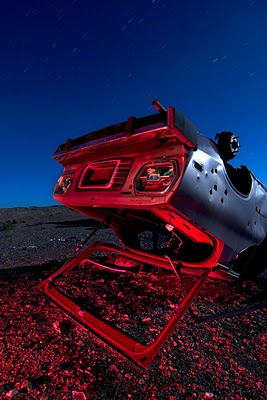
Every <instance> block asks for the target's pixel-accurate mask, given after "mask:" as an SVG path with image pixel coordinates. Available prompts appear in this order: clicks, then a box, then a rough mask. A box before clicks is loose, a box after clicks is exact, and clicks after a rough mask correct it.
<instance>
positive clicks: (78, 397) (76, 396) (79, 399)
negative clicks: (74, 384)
mask: <svg viewBox="0 0 267 400" xmlns="http://www.w3.org/2000/svg"><path fill="white" fill-rule="evenodd" d="M72 399H73V400H86V396H85V394H84V393H83V392H76V391H75V390H73V391H72Z"/></svg>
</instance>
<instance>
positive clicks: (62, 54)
mask: <svg viewBox="0 0 267 400" xmlns="http://www.w3.org/2000/svg"><path fill="white" fill-rule="evenodd" d="M0 48H1V53H0V54H1V63H0V129H1V161H0V163H1V170H2V172H3V173H2V182H1V183H2V184H1V196H0V207H15V206H29V205H50V204H54V201H53V199H52V192H53V186H54V184H55V182H56V180H57V178H58V177H59V175H60V173H61V166H60V165H59V164H57V163H56V162H55V161H53V160H52V158H51V155H52V153H53V152H54V150H55V148H56V147H57V145H58V144H60V143H63V142H64V141H65V140H66V139H67V138H69V137H70V138H74V137H76V136H78V135H81V134H84V133H87V132H90V131H92V130H94V129H98V128H101V127H104V126H106V125H110V124H113V123H116V122H121V121H123V120H125V119H126V118H127V117H128V116H130V115H135V116H137V117H138V116H143V115H147V114H150V113H154V109H153V108H152V107H151V101H152V100H153V99H154V98H158V99H159V100H160V101H161V103H163V104H164V106H165V107H168V106H174V107H177V108H178V109H180V110H181V111H183V112H184V113H185V114H186V115H187V116H188V117H189V118H191V119H192V121H193V122H194V123H195V124H196V125H197V127H198V129H199V130H200V131H201V132H203V133H204V134H206V135H207V136H209V137H212V138H214V136H215V133H216V132H218V131H222V130H231V131H233V132H235V133H236V134H238V135H239V138H240V142H241V145H242V148H241V149H240V154H239V155H238V156H237V158H236V160H235V165H240V164H246V165H247V166H248V167H249V168H250V169H251V170H252V171H253V172H254V174H255V175H256V176H257V177H258V178H259V179H260V180H262V181H263V182H264V183H267V169H266V166H267V162H266V144H267V79H266V71H267V2H266V0H258V1H257V0H255V1H252V0H225V1H223V0H222V1H219V0H218V1H215V0H213V1H211V0H201V1H196V0H183V1H179V0H137V1H134V0H99V1H93V0H90V1H89V0H87V1H86V0H73V1H70V0H46V1H41V0H39V1H37V0H34V1H33V0H29V1H25V0H24V1H19V0H17V1H14V0H13V1H12V0H10V1H7V0H6V1H1V3H0Z"/></svg>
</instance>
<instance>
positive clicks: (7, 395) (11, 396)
mask: <svg viewBox="0 0 267 400" xmlns="http://www.w3.org/2000/svg"><path fill="white" fill-rule="evenodd" d="M18 393H19V392H18V390H17V389H11V390H10V391H9V392H7V393H6V397H9V398H10V399H12V398H13V397H15V396H17V394H18Z"/></svg>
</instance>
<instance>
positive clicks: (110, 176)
mask: <svg viewBox="0 0 267 400" xmlns="http://www.w3.org/2000/svg"><path fill="white" fill-rule="evenodd" d="M153 105H154V107H155V108H156V109H157V110H158V113H156V114H153V115H149V116H147V117H142V118H135V117H130V118H128V120H127V121H126V122H123V123H120V124H116V125H112V126H109V127H107V128H104V129H100V130H98V131H95V132H92V133H90V134H87V135H84V136H81V137H78V138H76V139H73V140H70V139H69V140H67V141H66V143H64V144H62V145H60V146H59V147H58V148H57V150H56V152H55V153H54V155H53V158H54V159H55V160H56V161H58V162H59V163H61V164H62V166H63V167H64V170H63V173H62V175H61V177H60V178H59V180H58V182H57V184H56V187H55V190H54V198H55V200H57V201H59V202H60V203H62V204H64V205H66V206H68V207H70V208H72V209H74V210H76V211H78V212H80V213H82V214H85V215H86V216H88V217H90V218H93V219H94V220H97V221H100V222H101V223H103V224H105V225H107V226H109V227H110V228H111V229H112V230H113V231H114V233H115V234H116V236H117V237H118V239H119V241H120V243H121V246H119V247H118V246H115V245H111V244H107V243H96V244H93V245H91V246H89V247H88V248H87V249H85V250H84V251H83V252H81V253H80V254H79V255H77V257H75V258H74V259H72V260H71V261H69V262H67V263H66V264H65V265H63V267H62V268H61V269H60V270H59V271H58V272H56V273H54V274H53V275H52V276H51V277H50V278H48V279H47V280H46V281H44V282H42V283H41V285H40V286H39V289H40V290H41V291H42V292H43V293H44V294H45V295H46V296H47V297H48V298H49V299H50V300H52V301H53V302H54V303H55V304H56V305H58V306H59V307H60V308H61V309H62V310H63V311H64V312H65V313H66V314H67V315H68V316H69V317H70V318H71V319H72V320H74V321H75V322H76V323H78V324H80V325H82V326H83V327H85V328H87V329H89V330H91V331H92V332H93V333H95V334H96V335H98V336H100V337H101V338H102V339H103V340H105V341H106V342H107V343H108V344H110V345H111V346H113V347H114V348H115V349H117V350H118V351H120V352H121V353H122V354H123V355H125V356H126V357H128V358H129V359H131V360H132V361H133V362H135V363H136V364H137V365H139V366H141V367H143V368H146V367H148V366H149V364H150V362H151V361H152V360H153V358H154V357H155V355H156V354H157V352H158V351H159V349H160V347H161V346H162V345H163V343H164V342H165V341H166V340H167V338H168V336H169V335H170V334H171V333H172V331H173V330H174V328H175V326H176V325H177V323H178V321H179V320H180V319H181V318H182V317H183V315H184V313H185V312H186V311H187V309H188V308H190V305H191V303H192V302H193V301H194V299H195V298H196V296H197V295H198V293H199V292H200V290H201V288H202V286H203V283H204V282H205V281H206V280H207V279H208V278H217V279H224V280H225V279H235V278H239V277H247V276H250V277H251V276H256V275H257V274H258V273H259V272H261V271H262V270H263V269H265V267H266V265H264V260H266V252H267V250H266V244H267V201H266V199H267V189H266V187H265V186H264V185H263V184H262V183H261V182H260V181H259V180H257V179H256V177H255V176H254V175H253V174H252V173H251V172H250V171H249V170H248V168H247V167H245V166H242V167H241V168H233V167H232V166H231V165H230V164H229V160H231V159H232V158H233V157H234V156H235V155H236V154H237V152H238V148H239V143H238V138H237V137H236V136H235V135H234V134H233V133H231V132H221V133H220V134H218V135H217V138H216V140H217V141H213V140H211V139H209V138H207V137H205V136H203V135H202V134H200V133H199V132H198V131H197V129H196V127H195V126H194V124H193V123H192V122H191V121H190V120H189V119H188V118H187V117H185V115H183V114H182V113H181V112H180V111H178V110H176V109H174V108H172V107H170V108H168V109H167V110H166V109H165V108H164V107H163V106H162V105H161V104H160V103H159V102H158V101H157V100H155V101H154V102H153ZM101 252H102V253H103V254H104V253H105V254H108V253H110V254H112V257H111V258H112V260H113V262H110V259H111V258H110V257H109V258H108V260H109V261H108V262H104V261H103V262H102V261H99V260H98V261H96V260H95V259H94V257H93V255H94V253H98V254H101ZM114 254H115V256H114ZM262 256H265V257H262ZM100 259H101V257H100ZM106 259H107V258H106ZM85 264H86V268H90V267H91V266H94V267H97V268H105V269H112V270H117V271H124V270H128V269H130V268H131V267H136V265H138V264H139V265H142V266H143V265H150V266H152V267H153V268H160V269H163V270H169V271H172V272H173V274H174V276H175V279H177V278H178V279H180V276H181V275H182V274H190V275H194V276H196V277H197V278H196V280H195V282H194V284H193V285H192V287H191V288H190V290H188V291H187V292H184V295H183V298H182V300H181V303H180V305H179V307H178V308H177V310H176V312H175V314H174V315H173V316H172V318H171V319H170V320H169V321H168V323H167V324H166V326H165V327H164V328H163V330H162V331H161V332H160V334H159V335H158V337H157V338H156V339H155V340H154V341H153V342H152V343H151V344H149V345H143V344H141V343H139V342H138V341H137V340H135V339H134V338H131V337H129V335H126V334H125V333H124V332H122V331H120V330H118V329H117V328H114V327H113V326H111V325H110V324H108V323H107V322H104V321H103V320H102V319H98V318H97V317H96V316H95V315H93V314H92V313H90V310H87V309H85V308H83V306H82V304H79V305H77V304H75V303H74V302H73V301H72V300H71V299H70V298H68V296H66V295H65V294H64V293H62V292H61V291H60V289H59V288H57V287H56V285H55V282H56V280H57V279H58V278H59V277H60V276H62V275H65V274H67V273H69V272H70V271H71V270H72V269H74V268H77V266H78V267H79V266H81V265H82V266H83V267H84V265H85Z"/></svg>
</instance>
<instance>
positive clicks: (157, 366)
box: [0, 206, 267, 400]
mask: <svg viewBox="0 0 267 400" xmlns="http://www.w3.org/2000/svg"><path fill="white" fill-rule="evenodd" d="M97 227H99V229H98V230H97V232H95V234H94V236H93V237H90V236H91V234H92V233H93V232H94V230H95V228H97ZM0 235H1V240H0V247H1V248H0V399H10V398H15V399H18V400H19V399H26V400H31V399H32V400H37V399H39V400H68V399H70V400H71V399H73V400H87V399H94V400H97V399H108V400H109V399H114V400H115V399H121V400H124V399H143V400H156V399H157V400H158V399H164V400H165V399H166V400H174V399H182V400H191V399H227V400H243V399H244V400H245V399H247V400H250V399H255V400H256V399H262V400H263V399H266V393H267V380H266V375H267V323H266V322H267V311H266V309H259V310H256V311H254V312H251V313H246V314H241V315H237V316H234V317H232V318H224V319H219V320H215V321H211V322H206V323H200V324H198V323H196V322H195V321H194V320H193V319H192V318H191V316H190V314H189V313H187V314H186V315H185V317H184V318H183V320H182V321H181V322H180V323H179V325H178V326H177V327H176V329H175V331H174V332H173V334H172V335H171V337H170V338H169V339H168V341H167V342H166V343H165V345H164V346H163V347H162V349H161V350H160V352H159V354H158V355H157V356H156V357H155V359H154V361H153V363H152V364H151V365H150V367H149V368H148V369H147V370H145V371H144V370H141V369H139V368H138V367H136V366H135V365H133V364H132V363H130V362H129V361H128V360H126V359H125V358H124V357H123V356H122V355H120V354H118V353H117V352H116V351H114V350H113V349H112V348H110V347H109V346H108V345H106V344H105V343H103V342H102V341H101V340H100V339H98V338H97V337H95V336H94V335H93V334H91V333H89V332H87V331H85V330H84V329H82V328H81V327H79V326H77V325H75V324H74V323H73V322H70V321H69V320H68V319H67V317H66V316H65V315H64V314H63V312H62V311H61V310H59V309H58V308H56V307H55V306H54V305H52V304H51V303H50V302H49V301H48V300H47V299H46V298H44V296H43V295H42V293H40V291H39V290H37V286H38V285H39V284H40V282H41V281H42V280H44V279H45V278H47V277H48V276H49V275H51V274H52V273H53V272H55V271H56V270H57V269H58V268H59V267H60V266H61V265H62V264H63V263H64V262H65V261H66V260H68V259H70V258H71V257H73V256H75V255H76V254H77V252H76V249H78V250H79V249H80V245H81V244H82V243H83V242H84V241H85V240H86V239H88V238H90V240H89V241H88V243H87V244H86V245H90V244H92V243H93V242H95V241H99V240H100V241H107V242H110V243H113V244H116V243H117V239H116V238H115V236H114V235H113V233H112V232H111V231H110V230H109V229H107V228H104V227H101V226H99V225H98V223H96V222H95V221H93V220H90V219H88V218H86V217H85V216H83V215H81V214H78V213H76V212H74V211H72V210H69V209H67V208H65V207H61V206H54V207H29V208H12V209H11V208H10V209H0ZM121 275H122V274H116V275H114V274H112V273H111V272H109V271H99V270H98V271H93V272H90V271H87V270H86V269H83V270H82V271H81V273H80V275H78V276H77V275H76V276H73V275H72V276H71V278H70V279H69V281H66V282H65V285H66V287H67V289H66V290H69V291H72V292H73V293H74V294H75V296H76V297H77V298H78V297H79V296H80V297H83V296H84V295H85V294H89V295H90V296H93V297H92V299H91V300H90V306H91V307H92V308H93V309H94V311H95V312H99V313H101V312H102V313H103V312H104V314H105V316H106V317H107V318H108V319H109V318H110V315H113V318H115V319H116V321H119V322H120V324H121V326H124V327H125V329H126V331H127V330H128V332H130V333H131V334H132V335H133V336H136V337H138V338H140V337H142V338H143V339H144V341H146V340H150V339H151V337H152V336H153V335H154V333H155V332H157V330H158V329H159V327H162V326H163V325H164V321H165V322H166V315H168V313H171V312H172V310H174V309H175V308H176V307H177V305H178V304H179V289H178V287H177V282H176V280H175V277H174V276H173V274H171V273H164V272H162V271H157V272H155V273H153V274H151V272H149V271H146V270H138V271H136V272H129V273H128V272H127V273H126V274H124V275H122V276H121ZM266 281H267V280H266V278H264V277H260V278H258V279H256V280H255V281H250V280H247V281H240V282H231V283H229V282H220V281H209V282H208V283H207V284H206V285H205V288H204V291H203V293H202V295H201V296H199V298H198V300H197V302H196V305H195V307H196V308H197V309H198V311H199V310H200V311H201V312H204V313H210V312H215V311H214V310H219V311H228V310H229V309H230V310H231V309H233V308H235V309H239V308H240V307H242V306H247V305H250V304H251V302H252V303H253V304H262V303H263V302H264V301H266V292H267V284H266ZM129 282H130V283H129ZM188 284H190V280H189V281H188ZM114 310H115V311H114ZM116 321H115V322H116Z"/></svg>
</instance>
